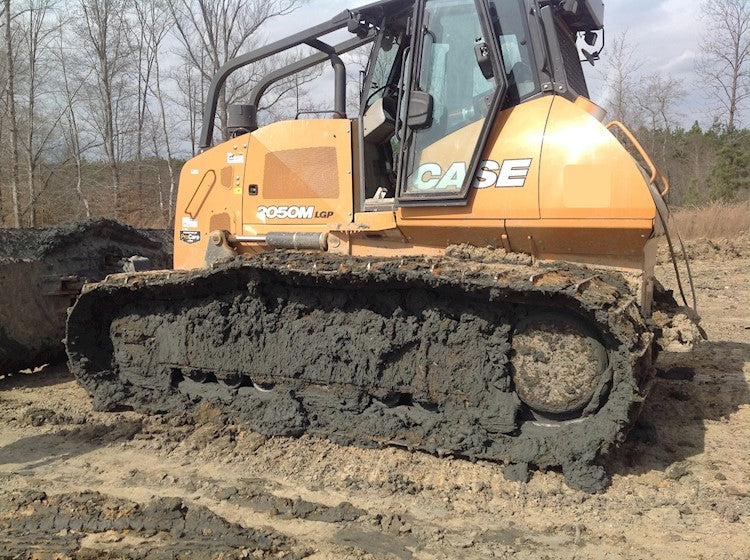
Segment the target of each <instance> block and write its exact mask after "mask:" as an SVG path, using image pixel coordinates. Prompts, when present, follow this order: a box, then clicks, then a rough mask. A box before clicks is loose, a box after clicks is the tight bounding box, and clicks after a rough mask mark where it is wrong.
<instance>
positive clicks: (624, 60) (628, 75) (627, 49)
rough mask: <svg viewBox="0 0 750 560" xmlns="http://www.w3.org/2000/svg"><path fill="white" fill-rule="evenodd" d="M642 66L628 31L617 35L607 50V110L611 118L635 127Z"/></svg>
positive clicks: (605, 69)
mask: <svg viewBox="0 0 750 560" xmlns="http://www.w3.org/2000/svg"><path fill="white" fill-rule="evenodd" d="M639 69H640V64H639V63H638V61H637V60H636V55H635V51H634V49H633V45H632V44H631V42H630V40H629V39H628V34H627V31H625V32H623V33H619V34H617V35H615V37H614V39H613V40H611V41H610V43H609V46H608V48H607V59H606V62H605V64H604V68H603V73H604V79H605V83H606V84H607V88H608V95H607V102H606V107H605V108H606V109H607V112H608V113H609V114H610V116H611V117H612V118H613V119H614V120H617V121H620V122H623V123H625V124H627V125H635V124H636V122H635V121H637V115H636V114H635V113H634V112H633V107H634V105H635V91H636V79H637V74H638V71H639Z"/></svg>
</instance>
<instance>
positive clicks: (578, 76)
mask: <svg viewBox="0 0 750 560" xmlns="http://www.w3.org/2000/svg"><path fill="white" fill-rule="evenodd" d="M557 36H558V37H559V40H560V52H561V53H562V58H563V64H564V65H565V75H566V76H567V78H568V87H569V88H570V89H572V90H573V91H575V92H576V93H577V94H578V95H583V96H584V97H588V96H589V88H588V86H587V85H586V78H585V76H584V75H583V68H582V67H581V59H580V55H579V54H578V47H577V46H576V43H575V34H572V33H571V32H570V31H568V30H567V29H566V28H565V27H564V26H563V25H562V24H560V23H558V25H557Z"/></svg>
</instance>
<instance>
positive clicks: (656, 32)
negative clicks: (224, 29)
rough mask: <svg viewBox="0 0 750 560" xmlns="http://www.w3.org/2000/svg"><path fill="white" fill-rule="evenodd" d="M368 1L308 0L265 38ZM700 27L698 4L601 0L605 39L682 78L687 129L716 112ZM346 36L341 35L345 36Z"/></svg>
mask: <svg viewBox="0 0 750 560" xmlns="http://www.w3.org/2000/svg"><path fill="white" fill-rule="evenodd" d="M370 1H371V0H359V2H356V0H355V1H354V2H353V3H352V2H350V1H347V0H311V1H310V3H309V4H307V5H306V6H304V7H302V8H300V9H299V10H298V11H296V12H295V13H294V14H293V15H291V16H286V17H285V18H281V19H278V20H276V21H275V22H273V23H272V24H271V25H269V26H268V28H267V30H266V33H267V34H268V38H269V39H277V38H281V37H283V36H285V35H288V34H291V33H293V32H296V31H300V30H302V29H305V28H306V27H310V26H312V25H316V24H318V23H322V22H324V21H327V20H328V19H330V18H331V17H333V16H335V15H337V14H338V13H340V12H341V11H343V10H345V9H350V8H356V7H357V6H360V5H365V4H368V3H369V2H370ZM700 26H701V19H700V1H699V0H605V10H604V28H605V36H609V37H610V38H612V37H614V36H615V35H616V34H619V33H623V32H627V37H628V41H629V42H630V43H631V44H632V48H633V50H634V52H635V54H636V58H637V59H638V61H639V62H640V63H642V69H641V71H642V72H643V73H644V74H651V73H654V72H662V73H665V74H669V75H670V76H672V77H674V78H677V79H680V80H682V82H683V86H684V88H685V90H686V91H687V92H688V95H687V97H686V98H685V100H684V103H683V105H682V106H681V107H680V108H679V109H678V113H679V114H680V115H679V116H680V121H681V122H682V123H683V124H684V125H685V126H688V127H689V126H691V125H692V123H693V122H694V121H695V120H698V121H699V122H700V124H701V125H702V126H710V124H711V123H712V122H713V119H714V112H715V111H714V110H713V109H712V107H711V102H710V101H709V100H708V99H707V98H706V97H705V96H704V95H703V94H702V92H701V91H700V89H699V87H698V86H699V81H698V78H697V76H696V74H695V60H696V56H697V55H698V49H699V43H700V38H701V27H700ZM347 36H348V34H347V33H346V32H344V35H343V37H344V38H346V37H347ZM340 37H341V35H340ZM607 54H608V53H607V49H606V47H605V49H604V52H603V53H602V60H601V61H600V62H599V63H597V67H596V68H592V67H591V66H590V65H589V64H584V67H585V71H586V74H587V79H588V82H589V87H590V89H591V96H592V100H593V101H594V102H596V103H599V104H604V103H605V102H606V98H607V95H608V87H607V84H606V80H604V79H603V76H602V69H603V68H604V64H605V63H606V60H607Z"/></svg>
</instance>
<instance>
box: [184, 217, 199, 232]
mask: <svg viewBox="0 0 750 560" xmlns="http://www.w3.org/2000/svg"><path fill="white" fill-rule="evenodd" d="M197 227H198V220H194V219H193V218H191V217H190V216H185V217H184V218H182V229H195V228H197Z"/></svg>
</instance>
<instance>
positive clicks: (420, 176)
mask: <svg viewBox="0 0 750 560" xmlns="http://www.w3.org/2000/svg"><path fill="white" fill-rule="evenodd" d="M532 161H533V160H532V159H531V158H528V159H506V160H505V161H503V162H502V163H499V162H497V161H495V160H485V161H482V162H480V164H479V168H478V169H477V175H476V177H474V181H473V182H472V184H471V187H472V188H474V189H487V188H490V187H495V188H498V189H506V188H522V187H523V186H524V185H525V184H526V178H527V177H528V175H529V170H530V169H531V163H532ZM466 168H467V165H466V162H465V161H456V162H454V163H452V164H451V165H450V167H449V168H448V170H447V171H445V172H444V171H443V168H442V166H441V165H440V164H439V163H424V164H422V165H420V166H419V169H417V172H416V174H415V176H414V186H415V187H416V188H417V189H419V190H448V189H450V190H459V189H460V188H461V186H462V185H463V184H464V179H466Z"/></svg>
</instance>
